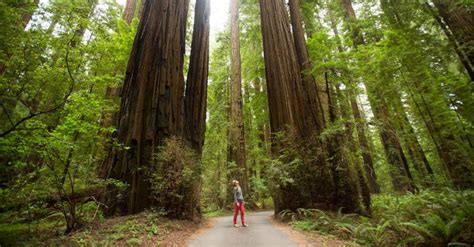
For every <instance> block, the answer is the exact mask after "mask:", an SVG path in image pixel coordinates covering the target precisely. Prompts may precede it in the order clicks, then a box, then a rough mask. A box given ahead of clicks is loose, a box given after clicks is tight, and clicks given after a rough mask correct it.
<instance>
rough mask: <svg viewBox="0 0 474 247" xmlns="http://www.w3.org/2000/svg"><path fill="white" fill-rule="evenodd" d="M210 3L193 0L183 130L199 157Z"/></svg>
mask: <svg viewBox="0 0 474 247" xmlns="http://www.w3.org/2000/svg"><path fill="white" fill-rule="evenodd" d="M210 12H211V9H210V4H209V0H196V7H195V17H194V30H193V40H192V44H191V57H190V64H189V70H188V77H187V82H186V98H185V101H184V108H185V117H186V122H185V128H186V136H187V139H188V141H189V142H190V144H191V147H192V148H193V149H194V150H196V152H197V154H198V155H199V156H201V154H202V146H203V145H204V133H205V130H206V105H207V79H208V74H209V30H210V24H209V15H210Z"/></svg>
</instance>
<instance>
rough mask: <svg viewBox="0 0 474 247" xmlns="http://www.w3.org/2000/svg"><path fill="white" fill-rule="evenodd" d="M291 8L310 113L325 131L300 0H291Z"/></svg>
mask: <svg viewBox="0 0 474 247" xmlns="http://www.w3.org/2000/svg"><path fill="white" fill-rule="evenodd" d="M289 6H290V15H291V26H292V31H293V39H294V41H295V48H296V55H297V57H298V63H299V66H300V71H301V78H302V83H303V88H304V92H305V93H306V94H307V97H308V99H309V102H308V105H309V107H310V113H311V114H313V115H314V116H313V118H314V119H315V120H316V121H315V122H316V124H317V125H316V126H315V127H316V128H317V129H323V128H324V125H325V123H324V111H323V107H322V104H321V98H322V96H321V91H320V90H318V87H317V84H316V80H315V79H314V77H313V75H312V74H311V70H312V69H313V65H312V63H311V61H310V59H309V55H308V48H307V46H306V40H305V37H304V31H303V26H302V22H301V13H300V4H299V0H290V1H289Z"/></svg>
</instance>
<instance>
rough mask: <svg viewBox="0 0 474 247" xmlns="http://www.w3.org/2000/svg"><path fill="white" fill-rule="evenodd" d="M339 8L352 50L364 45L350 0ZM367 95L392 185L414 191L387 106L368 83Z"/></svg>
mask: <svg viewBox="0 0 474 247" xmlns="http://www.w3.org/2000/svg"><path fill="white" fill-rule="evenodd" d="M341 6H342V8H343V10H344V14H345V20H346V25H348V27H349V28H348V29H349V31H350V32H351V37H352V43H353V46H354V48H357V46H359V45H363V44H364V43H365V41H364V38H363V36H362V34H361V32H360V30H359V28H358V27H357V25H356V24H357V18H356V15H355V11H354V9H353V7H352V0H341ZM366 87H367V92H368V95H369V101H370V105H371V107H372V110H373V112H374V116H375V118H376V120H377V123H378V125H379V129H380V139H381V142H382V145H383V148H384V152H385V156H386V158H387V162H388V163H389V164H390V166H391V167H390V172H391V177H392V184H393V187H394V189H395V190H397V191H402V192H403V191H414V190H415V186H414V183H413V178H412V176H411V173H410V170H409V167H408V161H407V159H406V157H405V153H404V151H403V149H402V145H401V143H400V140H399V138H398V136H397V135H396V129H395V127H394V124H393V122H392V120H391V114H390V112H389V110H388V104H387V102H386V100H385V99H384V98H383V96H382V95H381V93H380V92H379V91H378V89H376V88H374V87H373V85H371V84H370V83H368V84H366Z"/></svg>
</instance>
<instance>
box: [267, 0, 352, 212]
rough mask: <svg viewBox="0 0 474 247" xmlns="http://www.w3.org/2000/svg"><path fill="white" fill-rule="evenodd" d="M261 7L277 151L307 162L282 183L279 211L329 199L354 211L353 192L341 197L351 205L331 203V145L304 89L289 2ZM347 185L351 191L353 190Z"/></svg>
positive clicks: (272, 0) (277, 190)
mask: <svg viewBox="0 0 474 247" xmlns="http://www.w3.org/2000/svg"><path fill="white" fill-rule="evenodd" d="M260 10H261V23H262V33H263V48H264V55H265V71H266V78H267V93H268V105H269V113H270V125H271V134H272V149H273V154H274V155H275V156H276V157H279V156H280V155H281V153H282V152H283V151H285V150H289V151H290V153H292V152H293V153H295V152H296V153H295V154H292V155H294V156H295V157H287V158H288V159H289V160H287V162H289V161H293V160H295V158H300V159H301V162H302V164H301V165H300V167H299V168H298V170H297V171H296V172H295V173H294V174H290V176H292V177H294V179H295V182H294V183H283V184H278V186H277V188H275V191H274V202H275V211H276V212H279V211H280V210H283V209H291V210H296V209H297V208H301V207H315V206H324V203H329V204H330V205H326V206H332V207H337V208H338V207H344V208H346V209H348V210H350V209H351V208H354V206H355V205H357V203H356V202H352V200H350V199H353V194H351V193H347V194H348V196H349V197H348V198H343V199H344V200H343V202H342V201H340V202H341V203H346V202H348V201H351V202H350V203H346V204H344V205H334V204H332V201H333V199H334V197H333V195H334V193H333V191H334V184H333V182H332V180H333V179H332V177H331V176H332V174H331V173H330V168H329V166H328V164H327V160H326V157H327V153H326V149H325V146H324V145H323V143H322V142H321V140H320V139H319V135H320V134H321V132H322V129H318V128H317V127H318V126H319V125H318V124H317V123H318V121H319V120H318V119H316V117H315V114H313V113H312V112H311V106H310V102H311V100H310V99H309V96H308V94H307V92H305V86H304V85H303V81H302V78H301V69H300V66H299V63H298V56H297V52H296V47H295V43H294V40H293V37H292V35H291V29H290V22H289V19H288V14H287V10H286V8H285V5H284V1H283V0H260ZM282 133H283V140H281V139H282V138H280V137H281V134H282ZM277 136H278V138H277ZM290 156H291V155H290ZM284 162H285V161H284ZM344 189H348V191H349V189H350V188H344ZM342 193H344V192H343V191H340V193H339V194H342ZM338 203H339V202H338Z"/></svg>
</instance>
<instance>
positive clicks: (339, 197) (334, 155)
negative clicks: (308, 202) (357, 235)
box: [324, 72, 370, 212]
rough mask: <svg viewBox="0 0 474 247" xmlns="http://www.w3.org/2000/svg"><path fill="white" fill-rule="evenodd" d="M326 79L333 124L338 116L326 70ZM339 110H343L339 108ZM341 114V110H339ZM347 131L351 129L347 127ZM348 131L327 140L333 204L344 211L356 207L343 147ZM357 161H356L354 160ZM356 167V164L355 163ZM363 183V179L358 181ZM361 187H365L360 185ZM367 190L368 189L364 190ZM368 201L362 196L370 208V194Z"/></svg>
mask: <svg viewBox="0 0 474 247" xmlns="http://www.w3.org/2000/svg"><path fill="white" fill-rule="evenodd" d="M324 78H325V81H326V91H327V92H328V105H329V121H330V122H331V123H332V124H335V123H336V121H337V120H338V119H340V117H339V116H338V113H337V112H336V110H337V109H338V107H337V102H336V99H335V97H334V96H335V95H336V94H335V93H334V86H332V85H330V83H329V74H328V72H326V73H325V74H324ZM339 109H340V110H343V109H341V108H339ZM341 114H342V112H341ZM348 131H351V130H350V129H348ZM347 135H348V133H335V134H333V135H331V137H330V138H329V140H328V154H329V155H328V156H329V160H330V161H329V163H330V167H331V175H332V178H333V184H334V195H333V204H334V205H338V206H342V207H344V212H347V211H349V212H354V211H356V209H358V208H357V207H358V205H357V199H356V198H355V197H357V192H356V191H357V190H356V189H357V184H356V183H355V182H354V178H353V177H352V176H351V172H350V165H349V160H350V158H349V157H347V155H346V154H345V152H344V147H345V146H346V145H347V144H348V141H349V140H348V139H347V137H348V136H347ZM356 163H357V162H356ZM355 166H356V169H357V168H358V165H357V164H356V165H355ZM359 182H363V183H365V181H363V180H362V181H359ZM361 188H365V187H364V186H361ZM366 192H368V191H366ZM365 196H369V199H368V201H366V200H365V199H367V198H364V202H365V203H367V204H366V205H365V206H366V208H367V209H368V210H370V195H368V194H365Z"/></svg>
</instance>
